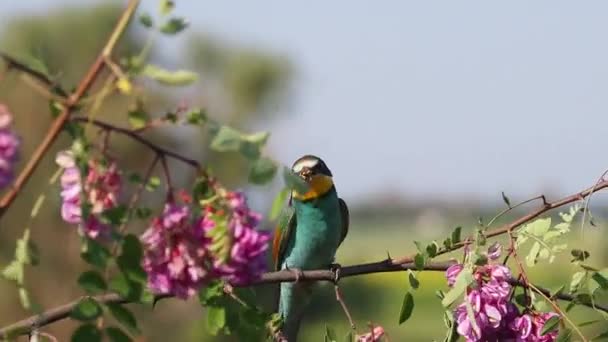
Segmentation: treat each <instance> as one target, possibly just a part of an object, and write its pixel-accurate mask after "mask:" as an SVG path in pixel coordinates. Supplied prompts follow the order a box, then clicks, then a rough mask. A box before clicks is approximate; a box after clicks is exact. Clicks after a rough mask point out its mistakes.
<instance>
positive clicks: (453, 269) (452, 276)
mask: <svg viewBox="0 0 608 342" xmlns="http://www.w3.org/2000/svg"><path fill="white" fill-rule="evenodd" d="M462 269H463V266H462V264H455V265H452V266H450V267H448V269H447V270H446V271H445V276H446V278H447V279H448V286H450V287H452V286H454V283H455V282H456V277H458V275H459V274H460V271H462Z"/></svg>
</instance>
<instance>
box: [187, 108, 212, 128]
mask: <svg viewBox="0 0 608 342" xmlns="http://www.w3.org/2000/svg"><path fill="white" fill-rule="evenodd" d="M186 121H187V122H188V123H189V124H191V125H202V124H204V123H205V122H207V112H205V110H203V109H201V108H193V109H191V110H190V111H189V112H188V113H187V114H186Z"/></svg>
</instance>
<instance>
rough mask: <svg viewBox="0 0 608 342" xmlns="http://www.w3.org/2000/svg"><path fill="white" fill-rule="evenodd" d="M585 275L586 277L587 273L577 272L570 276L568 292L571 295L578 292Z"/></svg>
mask: <svg viewBox="0 0 608 342" xmlns="http://www.w3.org/2000/svg"><path fill="white" fill-rule="evenodd" d="M586 275H587V272H585V271H579V272H576V273H574V274H573V275H572V280H570V292H571V293H574V292H576V291H578V288H579V287H580V285H581V283H582V281H583V279H585V276H586Z"/></svg>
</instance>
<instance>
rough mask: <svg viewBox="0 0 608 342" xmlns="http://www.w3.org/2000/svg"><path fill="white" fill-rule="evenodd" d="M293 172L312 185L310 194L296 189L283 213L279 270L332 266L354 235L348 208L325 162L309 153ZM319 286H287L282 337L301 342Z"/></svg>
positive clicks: (277, 238)
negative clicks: (300, 334) (300, 330)
mask: <svg viewBox="0 0 608 342" xmlns="http://www.w3.org/2000/svg"><path fill="white" fill-rule="evenodd" d="M292 171H293V172H294V173H296V174H297V175H299V176H300V177H302V179H303V180H304V181H305V182H306V183H307V184H308V190H307V192H306V193H298V192H297V191H296V190H293V191H292V193H291V196H290V199H289V204H288V205H287V207H286V208H285V209H284V210H283V212H282V214H281V216H280V219H279V223H278V227H277V229H276V231H275V235H274V241H273V258H274V264H275V270H282V269H289V270H292V271H294V272H296V275H299V274H300V273H301V272H302V270H311V269H320V268H330V267H332V266H333V262H334V258H335V254H336V251H337V249H338V247H339V246H340V244H341V243H342V241H344V238H345V237H346V234H347V233H348V224H349V217H348V207H347V206H346V203H345V202H344V201H343V200H342V199H341V198H339V197H338V193H337V192H336V187H335V186H334V182H333V178H332V174H331V171H329V169H328V168H327V166H326V165H325V163H324V162H323V160H321V159H320V158H318V157H315V156H312V155H305V156H303V157H301V158H300V159H298V160H296V161H295V163H294V164H293V166H292ZM312 286H313V283H300V282H298V281H297V280H296V282H295V283H282V284H281V286H280V296H279V314H280V315H281V317H282V318H283V328H282V333H283V335H284V337H286V338H287V340H288V341H289V342H295V341H296V338H297V335H298V328H299V326H300V321H301V320H302V314H303V313H304V309H305V307H306V306H307V304H308V302H309V301H310V298H311V294H312Z"/></svg>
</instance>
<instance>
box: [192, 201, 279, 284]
mask: <svg viewBox="0 0 608 342" xmlns="http://www.w3.org/2000/svg"><path fill="white" fill-rule="evenodd" d="M226 199H227V204H228V207H229V209H230V211H231V213H232V215H231V216H230V218H229V220H228V233H229V235H230V237H231V238H230V241H232V246H231V247H230V252H229V256H228V258H227V260H226V261H225V262H224V261H222V260H220V259H218V258H216V259H215V262H214V264H215V265H214V266H215V269H216V271H217V272H218V274H219V275H220V276H222V277H223V278H224V279H226V280H227V281H228V282H230V283H231V284H234V285H243V284H247V283H249V282H250V281H251V280H253V279H255V278H257V277H258V276H259V275H260V274H262V273H263V272H264V271H265V270H266V258H265V255H264V253H265V252H266V250H267V248H268V242H269V240H270V234H269V233H268V232H263V231H259V230H256V229H255V228H256V227H257V226H258V224H259V223H260V220H261V219H262V216H261V215H260V214H259V213H256V212H254V211H252V210H251V209H249V207H248V206H247V200H246V198H245V194H243V193H242V192H229V193H228V194H227V195H226ZM214 216H215V215H213V212H212V211H209V210H207V211H206V212H205V213H204V215H203V217H202V218H201V219H200V221H199V224H200V226H201V228H202V229H203V230H205V232H210V231H211V230H212V229H213V228H214V227H215V225H216V224H217V222H215V221H214Z"/></svg>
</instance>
